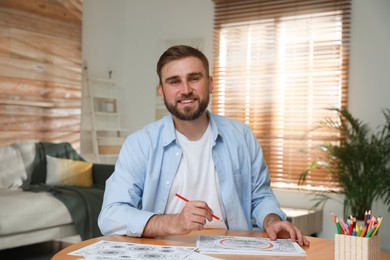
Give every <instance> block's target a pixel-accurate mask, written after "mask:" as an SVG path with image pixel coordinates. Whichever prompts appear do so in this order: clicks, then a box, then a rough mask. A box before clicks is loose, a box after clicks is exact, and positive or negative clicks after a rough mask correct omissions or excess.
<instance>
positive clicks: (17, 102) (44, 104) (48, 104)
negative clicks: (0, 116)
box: [0, 99, 54, 107]
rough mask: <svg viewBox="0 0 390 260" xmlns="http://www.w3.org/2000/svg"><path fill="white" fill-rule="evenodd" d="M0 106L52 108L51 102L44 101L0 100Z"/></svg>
mask: <svg viewBox="0 0 390 260" xmlns="http://www.w3.org/2000/svg"><path fill="white" fill-rule="evenodd" d="M0 104H10V105H20V106H32V107H53V106H54V104H53V103H52V102H44V101H41V102H40V101H30V100H12V99H8V100H7V99H0Z"/></svg>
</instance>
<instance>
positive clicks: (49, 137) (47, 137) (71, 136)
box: [0, 131, 80, 151]
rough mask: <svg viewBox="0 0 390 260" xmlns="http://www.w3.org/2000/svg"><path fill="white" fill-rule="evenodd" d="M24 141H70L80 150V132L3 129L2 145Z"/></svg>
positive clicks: (0, 144)
mask: <svg viewBox="0 0 390 260" xmlns="http://www.w3.org/2000/svg"><path fill="white" fill-rule="evenodd" d="M22 142H54V143H58V142H69V143H71V144H72V147H73V148H74V149H75V150H77V151H80V133H79V132H59V131H49V132H34V131H3V132H1V135H0V146H6V145H10V144H13V143H22Z"/></svg>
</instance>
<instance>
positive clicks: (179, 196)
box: [175, 193, 223, 222]
mask: <svg viewBox="0 0 390 260" xmlns="http://www.w3.org/2000/svg"><path fill="white" fill-rule="evenodd" d="M175 195H176V197H178V198H179V199H182V200H183V201H185V202H189V200H188V199H186V198H184V197H183V196H181V195H180V194H179V193H176V194H175ZM212 217H213V218H215V219H216V220H218V221H221V222H223V219H221V218H220V217H217V216H215V215H214V214H213V215H212Z"/></svg>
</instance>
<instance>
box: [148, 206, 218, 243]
mask: <svg viewBox="0 0 390 260" xmlns="http://www.w3.org/2000/svg"><path fill="white" fill-rule="evenodd" d="M212 214H213V212H212V210H211V209H210V208H209V206H208V205H207V203H206V202H204V201H189V202H187V203H186V204H185V206H184V208H183V209H182V211H181V212H180V213H179V214H172V215H154V216H152V217H151V218H150V219H149V221H148V223H147V224H146V226H145V229H144V232H143V234H142V236H143V237H159V236H168V235H184V234H188V233H190V232H191V231H192V230H202V229H203V228H204V225H205V224H206V221H211V220H212Z"/></svg>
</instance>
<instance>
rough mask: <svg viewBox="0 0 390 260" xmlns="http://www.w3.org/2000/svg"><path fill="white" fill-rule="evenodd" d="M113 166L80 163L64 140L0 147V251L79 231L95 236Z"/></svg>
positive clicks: (75, 152) (59, 237)
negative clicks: (105, 186)
mask: <svg viewBox="0 0 390 260" xmlns="http://www.w3.org/2000/svg"><path fill="white" fill-rule="evenodd" d="M113 171H114V165H106V164H96V163H90V162H86V161H85V160H84V159H83V158H82V157H81V156H80V155H79V154H78V153H77V151H75V150H74V149H73V148H72V146H71V145H70V144H69V143H66V142H65V143H34V142H26V143H15V144H11V145H8V146H2V147H0V209H1V210H0V250H1V249H6V248H12V247H18V246H22V245H28V244H34V243H39V242H44V241H50V240H55V239H61V238H64V237H69V236H74V235H77V234H79V235H80V236H81V238H82V239H88V238H91V237H94V236H98V235H99V234H100V233H99V232H100V231H98V228H97V223H96V222H97V215H98V213H99V211H100V209H101V204H102V198H103V193H104V185H105V181H106V179H107V178H108V177H109V176H110V175H111V174H112V172H113Z"/></svg>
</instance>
